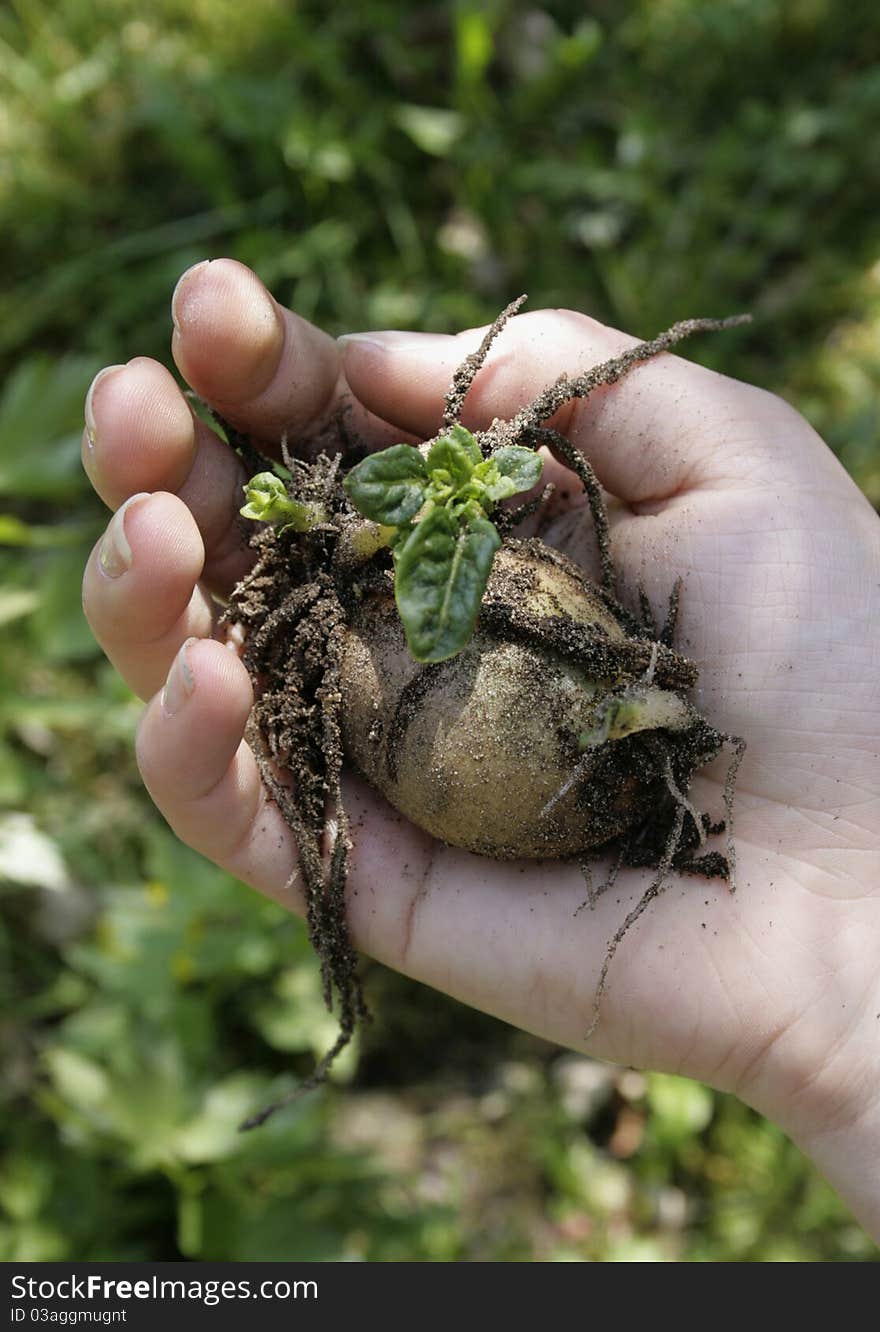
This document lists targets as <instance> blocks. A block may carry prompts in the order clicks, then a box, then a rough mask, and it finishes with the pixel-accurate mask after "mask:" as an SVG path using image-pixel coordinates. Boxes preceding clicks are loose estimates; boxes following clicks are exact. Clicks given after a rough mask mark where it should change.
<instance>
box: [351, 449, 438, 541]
mask: <svg viewBox="0 0 880 1332" xmlns="http://www.w3.org/2000/svg"><path fill="white" fill-rule="evenodd" d="M427 485H428V469H427V467H426V466H425V460H424V458H423V457H422V455H421V454H420V453H419V451H418V449H415V448H413V446H412V445H411V444H392V446H391V448H390V449H383V450H382V452H381V453H371V454H370V456H369V457H368V458H364V460H363V462H359V463H358V464H357V466H356V467H353V468H352V469H351V471H350V472H349V473H348V475H347V476H346V478H345V480H344V481H343V483H342V486H343V489H344V491H345V493H346V495H347V496H348V498H349V499H350V500H351V502H352V504H353V505H354V507H355V508H356V509H357V510H358V512H359V513H362V514H363V515H364V517H365V518H369V519H371V521H372V522H374V523H381V524H382V526H383V527H400V526H401V524H402V523H406V522H408V521H409V519H410V518H414V517H415V515H416V514H417V513H418V511H419V509H420V508H421V507H422V505H423V504H424V502H425V491H426V490H427Z"/></svg>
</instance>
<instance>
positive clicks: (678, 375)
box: [342, 310, 812, 504]
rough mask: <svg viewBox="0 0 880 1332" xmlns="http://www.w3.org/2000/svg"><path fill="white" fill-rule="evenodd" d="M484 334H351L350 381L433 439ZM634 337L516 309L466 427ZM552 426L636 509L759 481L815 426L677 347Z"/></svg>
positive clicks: (369, 400)
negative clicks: (704, 487)
mask: <svg viewBox="0 0 880 1332" xmlns="http://www.w3.org/2000/svg"><path fill="white" fill-rule="evenodd" d="M485 331H486V330H485V329H476V330H473V329H472V330H468V331H467V332H466V333H462V334H459V335H457V336H450V335H442V334H441V335H438V334H422V335H419V334H411V333H397V332H383V333H368V334H360V335H355V336H352V337H346V338H344V339H342V345H343V364H344V370H345V374H346V378H347V379H348V382H349V385H350V387H351V389H352V392H353V393H354V394H355V395H356V396H357V397H358V398H359V399H360V400H361V401H362V402H363V403H364V404H365V405H366V406H367V407H368V408H370V409H371V410H372V411H374V412H377V413H380V414H381V415H383V416H385V417H387V418H388V419H389V420H393V421H395V422H397V423H398V424H400V425H401V426H402V427H404V428H405V429H407V430H409V431H411V432H413V433H415V434H417V435H421V436H422V437H430V436H431V435H432V434H434V433H435V432H436V431H437V428H438V426H439V424H440V418H441V415H442V410H443V399H444V396H445V394H446V392H447V390H448V387H449V384H450V381H451V378H452V374H453V372H454V371H455V369H456V368H457V367H458V366H459V365H460V364H461V362H462V360H463V359H464V357H465V356H466V355H467V354H469V353H470V352H472V351H474V350H476V348H477V347H478V346H479V344H480V342H481V340H482V338H483V336H484V334H485ZM636 342H637V340H636V339H635V338H631V337H629V336H627V335H626V334H624V333H620V332H618V331H617V330H615V329H611V328H606V327H605V326H604V325H602V324H600V323H598V322H597V321H596V320H594V319H590V318H589V317H588V316H586V315H582V314H578V313H575V312H573V311H566V310H540V311H536V312H534V313H529V314H524V315H519V316H517V317H516V318H514V319H512V320H511V321H510V322H509V323H508V325H507V326H506V327H505V329H504V330H503V332H502V333H501V335H500V337H499V338H498V340H497V341H496V342H495V344H494V345H493V347H492V349H491V350H490V352H489V355H488V358H487V361H486V364H485V366H484V367H483V368H482V369H481V370H480V372H479V373H478V375H477V377H476V380H475V382H474V385H473V387H472V389H471V391H470V393H469V394H468V396H467V399H466V402H465V408H464V423H465V424H466V425H469V426H471V427H472V428H480V429H485V428H486V427H488V426H489V425H490V424H491V422H492V421H493V420H494V418H496V417H500V418H509V417H511V416H513V415H514V414H515V413H516V412H517V411H518V410H520V409H521V408H523V407H525V406H527V405H528V404H530V403H531V402H532V401H533V400H534V399H535V398H536V397H537V396H538V394H539V393H541V392H542V390H544V389H546V388H547V387H548V386H549V385H551V384H553V383H554V382H555V381H556V380H557V379H558V378H559V377H560V375H563V374H564V375H568V376H572V377H573V376H576V375H578V374H581V373H582V372H584V371H585V370H587V369H589V368H590V367H592V366H594V365H597V364H599V363H601V362H603V361H606V360H609V359H611V358H612V357H615V356H618V355H620V354H621V352H623V351H625V350H627V349H628V348H630V347H632V346H634V345H635V344H636ZM771 421H772V425H773V429H771V430H769V431H768V428H767V427H768V423H769V422H771ZM549 424H551V425H552V426H553V427H555V428H556V429H559V430H561V431H563V432H564V433H566V434H567V435H568V436H569V438H570V439H572V441H573V442H574V443H576V444H577V445H578V447H580V448H581V449H583V450H584V452H586V453H587V454H588V456H589V457H590V459H591V461H592V462H593V465H594V467H595V469H596V472H597V474H598V476H599V479H600V481H601V482H602V484H603V485H604V486H605V487H606V489H608V490H609V491H610V492H611V493H612V494H614V495H617V496H619V497H620V498H622V499H624V500H627V501H628V502H630V503H634V504H636V503H645V502H651V501H656V500H665V499H668V498H669V497H672V496H675V495H676V494H679V493H681V492H682V491H684V490H688V489H691V488H693V487H694V486H697V485H701V484H706V483H708V482H710V481H716V480H718V479H720V478H722V477H733V478H745V477H748V476H751V477H753V478H754V477H755V469H756V467H757V468H759V469H761V464H762V461H763V464H764V468H766V466H767V464H768V461H769V459H768V458H767V454H768V452H769V453H771V454H772V461H773V463H774V464H775V465H778V459H779V456H780V455H782V456H785V455H786V454H787V453H788V452H790V451H791V448H792V437H793V435H794V434H798V433H803V434H810V433H812V432H810V430H809V427H807V426H806V423H805V422H803V420H802V419H801V418H800V417H799V416H798V415H797V413H796V412H794V411H793V410H792V409H791V408H789V407H788V406H787V404H785V403H784V402H782V400H781V399H777V398H774V397H773V396H772V395H770V394H767V393H764V392H762V391H761V390H759V389H754V388H752V387H750V386H749V385H746V384H741V383H739V382H738V381H736V380H732V379H728V378H726V377H725V376H723V375H719V374H716V373H714V372H713V371H710V370H706V369H704V368H703V367H701V366H698V365H694V364H692V363H691V362H689V361H686V360H683V359H682V358H680V357H677V356H671V355H669V354H664V355H661V356H657V357H655V358H653V359H651V360H648V361H645V362H643V363H641V364H639V365H637V366H636V367H635V368H633V369H632V370H630V372H629V373H628V374H627V375H626V376H625V378H623V379H622V380H621V381H620V382H619V383H617V384H614V385H612V386H610V387H606V388H599V389H596V390H594V391H593V393H592V394H591V395H590V396H589V397H588V398H580V399H574V400H572V401H571V402H569V403H568V404H566V406H564V407H563V408H562V410H561V411H558V412H557V413H556V414H555V415H554V416H553V417H552V418H549ZM762 470H763V469H762Z"/></svg>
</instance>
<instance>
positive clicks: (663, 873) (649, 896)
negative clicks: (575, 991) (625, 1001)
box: [584, 805, 686, 1042]
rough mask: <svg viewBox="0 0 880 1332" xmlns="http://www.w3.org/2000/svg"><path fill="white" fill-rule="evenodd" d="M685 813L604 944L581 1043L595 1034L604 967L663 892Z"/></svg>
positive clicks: (681, 812) (680, 811)
mask: <svg viewBox="0 0 880 1332" xmlns="http://www.w3.org/2000/svg"><path fill="white" fill-rule="evenodd" d="M685 813H686V810H685V808H684V806H683V805H679V806H678V809H677V810H676V813H675V822H674V823H673V825H672V828H671V830H670V833H669V836H668V838H667V839H666V846H665V848H664V851H663V856H662V859H661V860H660V864H659V865H658V866H657V874H656V876H655V878H654V879H653V881H652V883H651V884H650V885H649V887H647V888H646V889H645V891H644V892H643V893H642V896H641V898H640V899H639V901H638V902H637V903H636V905H635V906H634V907H633V909H632V911H631V912H630V913H629V915H628V916H627V918H626V920H625V921H624V922H623V924H622V925H621V926H620V927H619V929H617V930H615V932H614V934H613V935H612V937H611V940H610V942H609V944H608V947H607V949H606V950H605V961H604V962H603V963H602V970H601V971H600V972H599V980H598V982H597V984H596V990H595V993H594V995H593V1018H592V1021H591V1022H590V1025H589V1027H588V1029H587V1032H586V1035H585V1036H584V1041H585V1042H586V1041H589V1040H590V1039H591V1038H592V1036H593V1035H594V1034H595V1031H596V1028H597V1027H598V1025H599V1017H600V1013H601V1007H602V996H603V995H604V993H605V982H606V981H607V979H608V968H609V967H610V966H611V963H612V962H613V961H614V954H615V953H616V952H617V948H618V945H619V944H620V942H621V940H622V939H623V938H624V936H625V935H626V934H627V933H628V932H629V930H630V928H631V927H632V926H633V925H635V923H636V921H637V920H638V918H639V916H641V914H642V912H643V911H645V910H646V908H647V907H648V906H650V904H651V903H652V902H653V901H654V898H655V897H659V896H660V894H661V892H662V891H663V889H664V887H665V885H666V879H667V878H668V877H669V871H670V870H671V869H672V862H673V860H674V859H675V853H676V851H677V850H678V844H679V841H680V840H681V832H682V828H683V827H684V816H685Z"/></svg>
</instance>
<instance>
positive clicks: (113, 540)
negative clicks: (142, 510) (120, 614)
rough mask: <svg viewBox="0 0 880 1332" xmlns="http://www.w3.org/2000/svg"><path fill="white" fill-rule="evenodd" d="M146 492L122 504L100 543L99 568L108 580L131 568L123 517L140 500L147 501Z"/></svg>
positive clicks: (131, 497) (129, 549)
mask: <svg viewBox="0 0 880 1332" xmlns="http://www.w3.org/2000/svg"><path fill="white" fill-rule="evenodd" d="M149 498H150V496H149V495H148V494H147V492H146V491H141V492H139V493H138V494H137V495H131V496H130V497H129V498H128V499H127V500H126V501H125V503H124V504H122V505H120V507H119V508H118V509H117V510H116V512H115V513H114V515H113V517H112V518H111V519H110V522H109V524H108V527H107V531H106V532H105V533H104V539H103V541H102V542H101V551H100V556H99V559H100V562H101V568H102V569H103V570H104V573H105V574H106V575H107V577H108V578H119V576H120V575H121V574H124V573H125V571H126V569H130V568H131V546H130V545H129V542H128V537H127V536H126V535H125V515H126V514H127V513H128V511H129V509H130V508H132V506H133V505H135V504H138V503H139V502H140V501H141V500H145V499H149Z"/></svg>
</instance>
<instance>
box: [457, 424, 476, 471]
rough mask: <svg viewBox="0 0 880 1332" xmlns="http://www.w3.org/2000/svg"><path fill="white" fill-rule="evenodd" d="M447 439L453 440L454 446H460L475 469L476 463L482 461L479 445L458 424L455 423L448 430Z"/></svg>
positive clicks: (469, 433) (467, 431)
mask: <svg viewBox="0 0 880 1332" xmlns="http://www.w3.org/2000/svg"><path fill="white" fill-rule="evenodd" d="M449 437H450V439H454V440H455V442H456V444H460V445H461V446H462V448H463V449H464V451H465V453H466V454H467V456H468V457H469V458H470V460H471V462H472V463H473V464H474V466H475V467H476V466H477V464H478V463H481V462H482V461H483V454H482V452H481V450H480V446H479V444H478V443H477V441H476V439H475V438H474V436H473V435H472V434H471V432H470V431H469V430H467V429H465V427H464V426H463V425H461V424H460V422H456V423H455V425H454V426H452V427H451V428H450V431H449Z"/></svg>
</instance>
